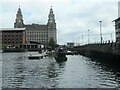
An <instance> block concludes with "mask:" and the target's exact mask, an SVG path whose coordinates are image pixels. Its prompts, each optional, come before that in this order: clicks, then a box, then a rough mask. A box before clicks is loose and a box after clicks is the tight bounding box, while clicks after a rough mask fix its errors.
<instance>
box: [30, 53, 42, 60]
mask: <svg viewBox="0 0 120 90" xmlns="http://www.w3.org/2000/svg"><path fill="white" fill-rule="evenodd" d="M28 59H43V55H42V54H30V55H29V56H28Z"/></svg>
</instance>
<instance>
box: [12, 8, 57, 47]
mask: <svg viewBox="0 0 120 90" xmlns="http://www.w3.org/2000/svg"><path fill="white" fill-rule="evenodd" d="M14 27H15V28H16V27H17V28H19V27H25V28H26V30H25V33H26V44H30V42H31V41H33V42H37V43H41V44H44V45H48V42H49V40H50V38H53V39H54V41H55V42H56V43H57V37H56V22H55V16H54V13H53V9H52V7H51V9H50V12H49V15H48V23H47V24H45V25H39V24H31V25H27V24H24V22H23V16H22V12H21V9H20V8H19V9H18V11H17V14H16V20H15V23H14Z"/></svg>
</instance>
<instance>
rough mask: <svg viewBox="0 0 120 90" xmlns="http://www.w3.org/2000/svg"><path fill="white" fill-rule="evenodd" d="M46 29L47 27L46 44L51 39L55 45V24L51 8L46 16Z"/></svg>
mask: <svg viewBox="0 0 120 90" xmlns="http://www.w3.org/2000/svg"><path fill="white" fill-rule="evenodd" d="M47 27H48V42H49V40H50V38H53V39H54V41H55V42H56V43H57V39H56V22H55V15H54V13H53V9H52V6H51V8H50V12H49V15H48V23H47Z"/></svg>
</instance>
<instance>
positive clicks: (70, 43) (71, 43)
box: [67, 42, 75, 47]
mask: <svg viewBox="0 0 120 90" xmlns="http://www.w3.org/2000/svg"><path fill="white" fill-rule="evenodd" d="M74 45H75V43H74V42H68V43H67V46H68V47H74Z"/></svg>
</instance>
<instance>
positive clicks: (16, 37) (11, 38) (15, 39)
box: [0, 28, 26, 48]
mask: <svg viewBox="0 0 120 90" xmlns="http://www.w3.org/2000/svg"><path fill="white" fill-rule="evenodd" d="M0 33H2V35H1V36H2V37H1V41H2V48H20V45H24V44H25V42H26V36H25V28H0Z"/></svg>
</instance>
